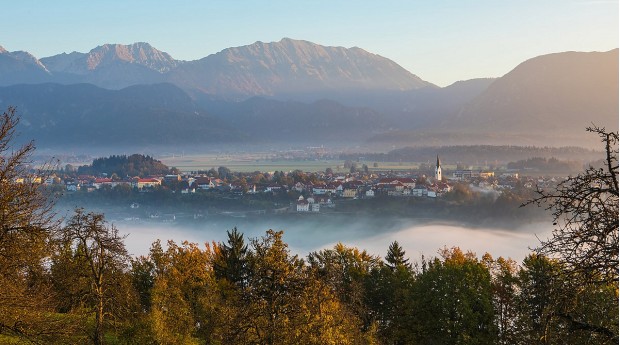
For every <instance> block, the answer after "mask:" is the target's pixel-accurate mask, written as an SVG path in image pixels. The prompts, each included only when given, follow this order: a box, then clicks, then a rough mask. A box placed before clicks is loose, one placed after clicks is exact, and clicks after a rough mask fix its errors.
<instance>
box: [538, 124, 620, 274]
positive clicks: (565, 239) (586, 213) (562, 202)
mask: <svg viewBox="0 0 620 345" xmlns="http://www.w3.org/2000/svg"><path fill="white" fill-rule="evenodd" d="M587 130H588V131H589V132H592V133H596V134H598V135H599V137H600V138H601V141H602V142H603V144H604V145H605V153H606V159H605V165H604V167H593V166H590V167H588V168H587V169H586V170H585V171H584V172H583V173H581V174H578V175H577V176H574V177H569V178H567V179H566V180H564V181H562V182H560V183H559V184H558V185H557V187H556V188H554V189H538V191H537V193H538V196H537V197H535V198H534V199H532V200H531V201H529V202H528V203H527V204H536V205H539V206H545V207H546V208H547V209H548V210H550V211H551V212H552V214H553V224H554V225H555V226H556V228H555V230H554V231H553V234H552V237H551V238H549V239H547V240H544V241H542V243H541V245H540V247H539V248H538V250H537V251H538V253H539V254H542V255H546V256H550V257H557V258H559V259H560V263H561V264H562V265H563V266H564V269H565V270H568V271H570V272H572V273H574V274H575V277H574V279H578V278H579V279H581V280H584V281H586V282H590V281H594V282H602V283H610V282H614V281H615V282H617V281H618V132H607V131H606V130H605V128H599V127H589V128H588V129H587Z"/></svg>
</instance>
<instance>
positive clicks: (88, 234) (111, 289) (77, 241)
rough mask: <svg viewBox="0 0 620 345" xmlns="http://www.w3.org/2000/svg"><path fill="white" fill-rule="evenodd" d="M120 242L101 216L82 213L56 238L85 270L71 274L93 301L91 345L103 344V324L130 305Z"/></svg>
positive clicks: (126, 257)
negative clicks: (83, 281) (83, 282)
mask: <svg viewBox="0 0 620 345" xmlns="http://www.w3.org/2000/svg"><path fill="white" fill-rule="evenodd" d="M123 240H124V237H123V236H121V235H120V234H119V232H118V229H117V228H116V227H115V226H114V225H110V224H108V223H107V222H106V220H105V218H104V216H103V215H102V214H98V213H93V212H89V213H86V212H85V211H84V210H83V209H76V210H75V214H74V215H73V217H71V218H70V219H69V221H68V222H67V225H66V226H65V227H64V228H63V231H62V233H61V235H60V242H61V243H62V244H63V246H69V247H70V248H72V249H73V253H74V254H73V256H74V260H76V261H77V262H79V265H80V266H81V267H84V268H85V269H84V270H77V271H74V272H72V273H73V274H74V275H75V278H76V279H86V280H87V282H88V284H89V285H90V289H89V291H88V294H87V295H86V296H84V297H89V298H92V301H93V302H92V308H93V309H94V312H95V325H94V329H93V332H92V340H93V343H94V344H103V342H104V330H105V325H106V322H107V321H108V320H115V319H116V318H118V317H120V316H121V315H122V314H124V313H128V311H127V310H126V308H128V307H130V305H131V303H130V301H131V299H132V298H131V297H130V295H131V292H130V290H131V285H130V282H129V279H128V276H126V275H125V270H126V269H127V266H128V262H129V256H128V254H127V250H126V249H125V244H124V242H123ZM61 269H62V267H61Z"/></svg>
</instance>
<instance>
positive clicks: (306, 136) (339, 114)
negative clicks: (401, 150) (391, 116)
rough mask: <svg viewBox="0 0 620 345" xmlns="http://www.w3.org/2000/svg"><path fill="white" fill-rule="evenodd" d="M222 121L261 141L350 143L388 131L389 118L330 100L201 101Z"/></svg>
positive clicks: (253, 99) (255, 98) (262, 99)
mask: <svg viewBox="0 0 620 345" xmlns="http://www.w3.org/2000/svg"><path fill="white" fill-rule="evenodd" d="M202 104H203V105H204V107H205V108H206V109H209V110H210V111H211V112H212V113H213V114H215V115H216V116H220V118H221V119H222V121H226V122H227V123H228V124H229V125H230V126H232V127H233V128H236V129H238V130H240V131H242V132H244V133H246V134H247V135H249V136H251V137H253V138H255V139H256V140H259V141H261V142H289V143H314V144H320V143H350V142H359V141H363V140H364V139H366V138H369V137H370V136H372V135H373V134H376V133H380V132H383V131H386V130H387V129H388V128H389V127H390V122H389V120H388V119H386V118H385V116H383V115H382V114H381V113H378V112H377V111H374V110H372V109H370V108H364V107H346V106H344V105H342V104H340V103H338V102H335V101H331V100H319V101H316V102H313V103H309V104H308V103H302V102H295V101H286V102H283V101H277V100H273V99H265V98H261V97H254V98H251V99H249V100H246V101H243V102H226V101H221V100H220V101H207V102H204V103H202Z"/></svg>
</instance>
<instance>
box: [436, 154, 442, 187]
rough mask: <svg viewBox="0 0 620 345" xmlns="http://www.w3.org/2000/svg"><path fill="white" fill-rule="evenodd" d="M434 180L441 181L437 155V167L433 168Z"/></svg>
mask: <svg viewBox="0 0 620 345" xmlns="http://www.w3.org/2000/svg"><path fill="white" fill-rule="evenodd" d="M435 180H436V181H441V161H440V160H439V155H437V166H436V167H435Z"/></svg>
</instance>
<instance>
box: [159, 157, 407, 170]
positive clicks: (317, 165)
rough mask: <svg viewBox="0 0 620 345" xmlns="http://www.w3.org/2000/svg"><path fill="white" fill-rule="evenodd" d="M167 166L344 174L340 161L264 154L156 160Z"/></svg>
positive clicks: (388, 166)
mask: <svg viewBox="0 0 620 345" xmlns="http://www.w3.org/2000/svg"><path fill="white" fill-rule="evenodd" d="M158 159H159V160H161V161H162V162H163V163H164V164H166V165H167V166H169V167H176V168H178V169H179V170H181V171H197V170H209V169H211V168H215V169H217V168H218V167H220V166H224V167H227V168H229V169H230V170H232V171H238V172H252V171H261V172H265V171H292V170H296V169H299V170H302V171H305V172H317V171H325V169H327V168H332V169H333V171H334V172H348V169H344V167H343V165H344V161H342V160H272V159H268V158H267V159H266V158H265V155H264V154H262V155H261V154H251V155H250V154H243V155H238V156H235V155H213V154H212V155H186V156H174V157H163V158H158ZM355 163H356V164H357V167H358V169H361V167H362V165H363V164H366V165H367V166H368V168H369V170H370V171H376V170H381V171H385V170H411V169H418V167H419V163H412V162H378V165H379V166H378V167H376V168H374V167H373V163H374V162H369V161H360V162H355Z"/></svg>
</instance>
